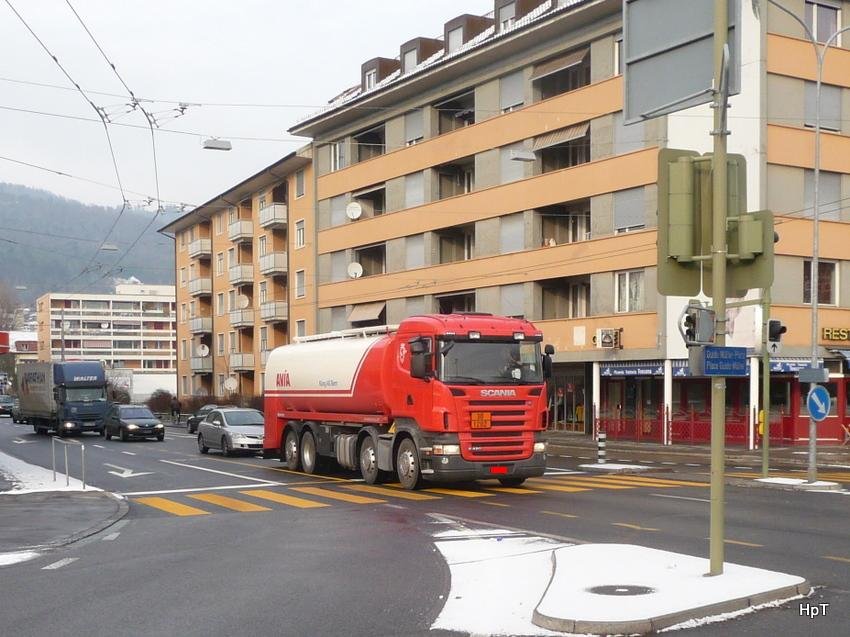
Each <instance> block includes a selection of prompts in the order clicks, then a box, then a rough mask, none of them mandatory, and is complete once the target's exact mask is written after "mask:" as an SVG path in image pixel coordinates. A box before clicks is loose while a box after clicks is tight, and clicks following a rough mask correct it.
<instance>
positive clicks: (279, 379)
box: [275, 370, 292, 387]
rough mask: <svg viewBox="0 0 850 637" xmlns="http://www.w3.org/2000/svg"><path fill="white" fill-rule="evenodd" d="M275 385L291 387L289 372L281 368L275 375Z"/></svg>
mask: <svg viewBox="0 0 850 637" xmlns="http://www.w3.org/2000/svg"><path fill="white" fill-rule="evenodd" d="M275 386H276V387H292V383H291V382H290V381H289V372H288V371H286V370H283V371H282V372H280V373H279V374H277V375H276V376H275Z"/></svg>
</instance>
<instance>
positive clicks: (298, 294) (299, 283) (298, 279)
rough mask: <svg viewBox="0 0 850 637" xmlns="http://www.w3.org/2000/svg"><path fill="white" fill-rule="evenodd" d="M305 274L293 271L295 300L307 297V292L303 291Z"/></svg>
mask: <svg viewBox="0 0 850 637" xmlns="http://www.w3.org/2000/svg"><path fill="white" fill-rule="evenodd" d="M304 280H305V274H304V270H296V271H295V298H296V299H303V298H304V297H305V296H307V291H306V289H305V283H304Z"/></svg>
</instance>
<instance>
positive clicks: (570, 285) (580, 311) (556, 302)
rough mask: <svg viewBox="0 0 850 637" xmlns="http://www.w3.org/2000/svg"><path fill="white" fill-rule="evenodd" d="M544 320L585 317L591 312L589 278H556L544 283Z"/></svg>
mask: <svg viewBox="0 0 850 637" xmlns="http://www.w3.org/2000/svg"><path fill="white" fill-rule="evenodd" d="M541 287H542V292H543V307H542V310H543V320H551V319H576V318H585V317H587V316H588V315H589V314H590V282H589V281H588V280H587V279H574V278H565V279H554V280H550V281H544V282H543V283H542V286H541Z"/></svg>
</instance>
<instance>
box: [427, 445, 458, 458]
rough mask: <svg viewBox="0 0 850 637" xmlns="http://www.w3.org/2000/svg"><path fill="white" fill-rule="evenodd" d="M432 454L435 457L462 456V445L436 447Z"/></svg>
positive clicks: (433, 448) (432, 448) (432, 449)
mask: <svg viewBox="0 0 850 637" xmlns="http://www.w3.org/2000/svg"><path fill="white" fill-rule="evenodd" d="M431 453H432V454H434V455H435V456H457V455H459V454H460V445H434V446H433V447H431Z"/></svg>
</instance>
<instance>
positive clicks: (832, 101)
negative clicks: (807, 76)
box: [804, 82, 843, 131]
mask: <svg viewBox="0 0 850 637" xmlns="http://www.w3.org/2000/svg"><path fill="white" fill-rule="evenodd" d="M805 86H806V89H805V90H806V96H805V121H804V125H805V126H806V127H808V128H814V127H815V124H816V121H817V83H815V82H806V83H805ZM842 92H843V89H842V88H841V87H840V86H833V85H831V84H821V86H820V126H821V128H823V129H825V130H831V131H840V130H841V93H842Z"/></svg>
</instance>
